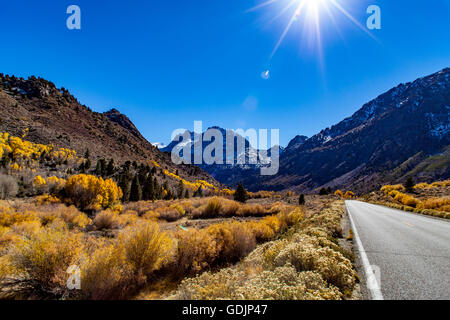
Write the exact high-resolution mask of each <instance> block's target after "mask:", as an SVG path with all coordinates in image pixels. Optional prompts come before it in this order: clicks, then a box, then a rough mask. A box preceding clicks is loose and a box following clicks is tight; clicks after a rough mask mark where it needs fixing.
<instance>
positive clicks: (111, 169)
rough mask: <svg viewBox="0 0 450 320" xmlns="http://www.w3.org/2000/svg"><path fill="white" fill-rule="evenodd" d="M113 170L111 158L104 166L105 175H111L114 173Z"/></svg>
mask: <svg viewBox="0 0 450 320" xmlns="http://www.w3.org/2000/svg"><path fill="white" fill-rule="evenodd" d="M114 171H115V167H114V159H112V158H111V159H110V160H109V162H108V166H107V167H106V176H108V177H109V176H112V175H113V174H114Z"/></svg>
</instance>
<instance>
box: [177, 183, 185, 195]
mask: <svg viewBox="0 0 450 320" xmlns="http://www.w3.org/2000/svg"><path fill="white" fill-rule="evenodd" d="M183 196H184V183H183V181H181V180H180V182H179V184H178V198H180V199H182V198H183Z"/></svg>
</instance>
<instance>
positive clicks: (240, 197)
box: [234, 184, 247, 203]
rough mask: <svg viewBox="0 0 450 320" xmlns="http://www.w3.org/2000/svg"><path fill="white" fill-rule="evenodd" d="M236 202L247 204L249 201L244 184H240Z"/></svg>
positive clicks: (235, 196) (235, 194)
mask: <svg viewBox="0 0 450 320" xmlns="http://www.w3.org/2000/svg"><path fill="white" fill-rule="evenodd" d="M234 200H235V201H238V202H242V203H245V202H246V201H247V191H246V190H245V188H244V186H243V185H242V184H239V185H238V186H237V188H236V192H235V193H234Z"/></svg>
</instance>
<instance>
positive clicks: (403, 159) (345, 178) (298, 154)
mask: <svg viewBox="0 0 450 320" xmlns="http://www.w3.org/2000/svg"><path fill="white" fill-rule="evenodd" d="M449 75H450V69H449V68H446V69H444V70H442V71H440V72H438V73H435V74H432V75H430V76H427V77H424V78H420V79H417V80H415V81H414V82H412V83H406V84H400V85H399V86H397V87H395V88H393V89H391V90H389V91H388V92H386V93H384V94H382V95H380V96H379V97H377V98H376V99H374V100H372V101H370V102H369V103H367V104H365V105H364V106H363V107H362V108H361V109H360V110H358V111H357V112H356V113H355V114H354V115H353V116H351V117H349V118H347V119H345V120H343V121H342V122H340V123H338V124H337V125H335V126H333V127H331V128H327V129H325V130H323V131H322V132H320V133H319V134H317V135H315V136H313V137H311V138H309V139H307V140H304V139H301V138H298V137H296V138H295V139H294V140H293V141H291V143H289V146H288V147H287V148H286V150H284V152H283V154H282V155H281V158H280V171H279V173H278V174H277V175H276V176H273V177H267V178H264V177H263V178H261V177H248V178H247V179H246V182H247V183H248V184H249V186H250V187H251V188H255V187H256V186H258V188H261V189H274V190H283V189H287V188H290V189H294V190H298V191H311V190H314V189H317V188H320V187H327V186H330V187H334V188H338V187H339V188H345V189H353V190H356V191H369V190H372V189H375V188H377V187H378V186H379V185H380V184H381V183H395V182H401V181H402V180H404V178H405V177H406V176H408V175H412V176H414V177H415V178H416V179H419V180H427V179H428V180H432V179H443V178H449V177H450V172H449V157H448V155H449V148H448V146H449V142H450V135H449V131H450V121H449V112H450V82H449ZM425 169H427V170H425Z"/></svg>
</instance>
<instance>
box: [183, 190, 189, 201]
mask: <svg viewBox="0 0 450 320" xmlns="http://www.w3.org/2000/svg"><path fill="white" fill-rule="evenodd" d="M190 197H191V195H190V194H189V190H186V192H185V193H184V198H185V199H189V198H190Z"/></svg>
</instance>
